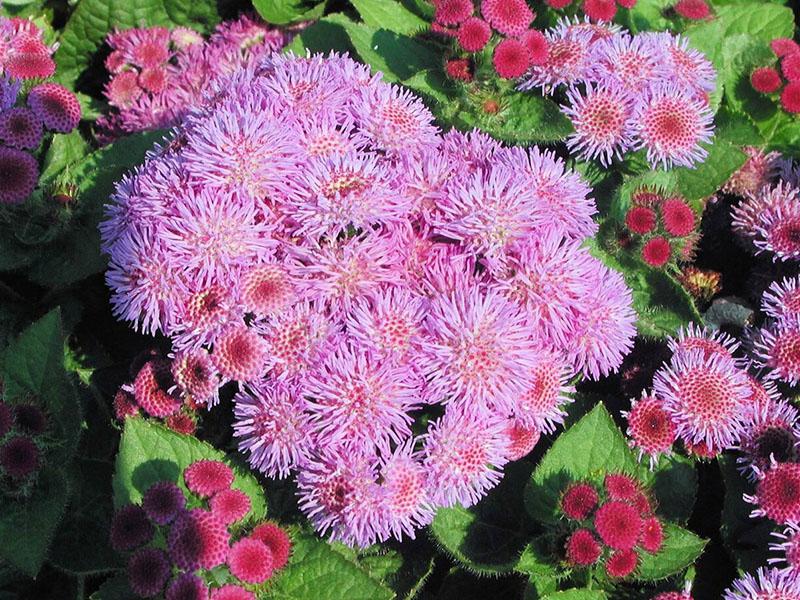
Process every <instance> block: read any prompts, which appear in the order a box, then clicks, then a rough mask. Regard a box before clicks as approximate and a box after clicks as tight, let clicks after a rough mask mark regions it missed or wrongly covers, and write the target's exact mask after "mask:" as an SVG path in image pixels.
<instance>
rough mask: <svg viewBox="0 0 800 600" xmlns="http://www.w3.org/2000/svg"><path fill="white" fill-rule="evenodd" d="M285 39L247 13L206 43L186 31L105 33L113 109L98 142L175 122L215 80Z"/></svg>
mask: <svg viewBox="0 0 800 600" xmlns="http://www.w3.org/2000/svg"><path fill="white" fill-rule="evenodd" d="M289 39H290V36H289V34H287V33H286V32H284V31H283V30H280V29H275V28H272V27H270V26H269V25H267V24H266V23H264V22H263V21H261V20H260V19H258V18H255V17H252V16H250V15H246V14H245V15H242V16H241V17H239V18H238V19H236V20H234V21H228V22H223V23H220V24H219V25H218V26H217V27H216V29H215V30H214V32H213V33H212V34H211V35H210V36H209V38H208V40H205V39H204V38H203V36H202V35H201V34H200V33H198V32H197V31H195V30H193V29H190V28H187V27H178V28H176V29H174V30H172V31H170V30H169V29H167V28H165V27H149V28H133V29H125V30H122V31H115V32H113V33H111V34H109V35H108V37H107V38H106V43H107V44H108V46H109V47H110V48H111V53H110V54H109V55H108V57H107V58H106V61H105V66H106V69H108V71H109V73H110V74H111V79H110V80H109V81H108V83H106V85H105V89H104V95H105V97H106V98H107V99H108V102H109V104H110V105H111V106H112V107H114V109H115V110H114V111H113V112H110V113H109V114H108V115H104V116H103V117H101V118H100V119H98V121H97V127H98V129H99V136H100V139H101V141H103V142H105V143H110V142H112V141H114V140H115V139H117V138H119V137H121V136H123V135H127V134H130V133H135V132H137V131H148V130H152V129H163V128H165V127H171V126H173V125H176V124H178V123H180V122H181V120H182V119H183V118H184V117H185V116H186V115H187V113H188V112H189V111H190V110H191V109H192V108H193V107H195V106H197V105H198V104H201V103H203V102H204V101H205V100H206V99H207V98H206V96H207V95H208V94H209V93H210V88H209V85H210V83H211V82H212V81H213V80H214V79H215V78H216V77H218V76H220V75H225V74H230V73H233V72H235V71H237V70H239V69H246V68H248V67H249V66H253V65H257V64H258V63H259V62H260V61H262V60H264V58H266V57H267V56H269V55H270V54H272V53H273V52H275V51H276V50H279V49H280V48H282V47H283V46H284V45H285V44H286V42H287V41H288V40H289Z"/></svg>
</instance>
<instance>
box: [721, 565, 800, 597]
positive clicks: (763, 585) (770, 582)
mask: <svg viewBox="0 0 800 600" xmlns="http://www.w3.org/2000/svg"><path fill="white" fill-rule="evenodd" d="M723 600H800V576H798V575H797V574H796V573H786V572H783V571H781V570H780V569H769V568H760V569H758V571H757V572H756V574H755V575H751V574H749V573H748V574H746V575H745V576H744V577H742V578H740V579H737V580H736V581H734V582H733V585H732V586H731V587H730V588H728V589H727V590H725V595H724V596H723Z"/></svg>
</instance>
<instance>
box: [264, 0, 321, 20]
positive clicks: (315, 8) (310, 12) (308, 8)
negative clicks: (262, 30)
mask: <svg viewBox="0 0 800 600" xmlns="http://www.w3.org/2000/svg"><path fill="white" fill-rule="evenodd" d="M326 3H327V0H325V1H323V2H317V3H316V4H315V3H312V2H306V1H305V0H253V7H254V8H255V9H256V12H258V14H259V15H261V18H262V19H264V20H265V21H266V22H267V23H275V24H276V25H286V24H288V23H294V22H296V21H313V20H315V19H319V18H320V17H321V16H322V14H323V13H324V12H325V5H326Z"/></svg>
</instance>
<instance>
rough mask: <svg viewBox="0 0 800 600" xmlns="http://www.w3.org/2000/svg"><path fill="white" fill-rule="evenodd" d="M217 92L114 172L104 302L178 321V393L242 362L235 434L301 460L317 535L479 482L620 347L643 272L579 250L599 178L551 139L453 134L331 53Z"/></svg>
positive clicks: (148, 323)
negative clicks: (136, 163) (517, 144)
mask: <svg viewBox="0 0 800 600" xmlns="http://www.w3.org/2000/svg"><path fill="white" fill-rule="evenodd" d="M215 94H216V95H215V101H214V103H213V105H212V104H209V105H208V106H205V107H201V108H198V109H196V110H195V111H193V112H192V114H191V116H189V117H187V118H186V119H185V120H184V121H183V123H182V124H181V125H180V126H179V127H178V128H176V129H175V130H174V132H173V133H172V137H171V139H170V140H169V141H168V143H167V144H165V145H164V146H163V147H159V148H156V149H155V150H154V151H153V152H152V153H151V154H150V156H149V157H148V160H147V161H146V162H145V164H144V165H142V166H141V167H140V168H139V169H138V170H137V171H136V172H134V173H133V174H130V175H128V176H127V177H125V178H124V179H123V180H122V181H121V182H120V183H119V184H118V186H117V189H116V191H115V194H114V196H113V198H112V203H111V205H110V206H109V207H108V212H107V220H106V221H105V222H104V223H103V224H102V226H101V233H102V238H103V248H104V250H105V252H106V253H107V254H108V255H109V257H110V267H109V270H108V274H107V281H108V284H109V286H110V287H111V290H112V294H113V299H112V303H113V307H114V311H115V313H116V314H117V315H118V316H119V317H120V318H122V319H124V320H127V321H130V322H131V323H133V325H134V327H136V328H137V329H141V330H143V331H145V332H147V333H152V334H156V333H160V334H163V335H166V336H168V337H169V338H171V340H172V342H173V346H174V349H175V361H174V363H173V368H172V371H171V372H166V373H162V371H163V369H161V368H160V367H159V368H156V367H158V366H159V365H157V364H151V366H150V367H149V368H148V370H147V371H146V372H145V374H144V375H142V377H141V381H140V386H139V387H140V395H142V396H146V397H147V398H148V399H150V400H151V404H153V405H154V406H156V407H158V408H160V409H161V412H164V413H165V414H166V413H169V412H170V411H172V409H173V408H174V407H175V404H174V403H175V398H174V397H173V396H172V392H171V390H172V388H173V387H179V388H180V389H181V390H184V391H186V392H187V393H188V394H189V395H190V396H191V397H192V398H195V399H196V400H198V401H206V402H210V403H214V402H215V400H216V398H217V393H216V392H215V391H212V388H213V387H214V386H215V385H221V384H223V383H226V382H228V381H232V382H235V383H236V384H237V385H238V386H239V392H238V393H237V394H236V395H235V397H234V434H235V437H236V439H237V441H238V444H239V449H240V450H241V451H242V452H243V453H244V454H245V455H246V456H247V458H248V459H249V461H250V464H251V465H252V466H253V468H254V469H256V470H258V471H260V472H262V473H263V474H265V475H267V476H269V477H287V476H289V475H290V474H296V476H297V481H298V495H299V503H300V507H301V509H302V510H303V512H305V514H306V515H307V516H308V517H309V519H310V520H311V522H312V523H313V525H314V526H315V527H316V528H317V530H318V531H320V532H321V533H324V534H327V535H330V536H331V537H332V538H333V539H335V540H341V541H344V542H346V543H348V544H351V545H357V546H367V545H370V544H372V543H374V542H376V541H380V540H385V539H388V538H390V537H392V538H397V539H400V538H403V537H405V536H408V537H413V535H414V534H415V531H417V530H418V529H419V528H420V527H423V526H425V525H426V524H427V523H429V522H430V520H431V519H432V516H433V513H434V512H435V509H436V508H437V507H439V506H453V505H462V506H468V505H471V504H474V503H476V502H478V501H479V500H480V499H481V498H482V497H483V496H484V495H485V494H486V493H487V492H488V491H489V490H490V489H491V488H492V487H493V486H495V485H496V484H497V483H498V482H499V481H500V480H501V479H502V476H503V467H504V465H505V464H506V463H508V462H509V461H510V460H514V459H517V458H519V457H520V456H523V455H525V454H527V453H528V452H530V450H531V449H532V447H533V445H534V444H535V443H536V441H537V440H538V438H539V436H540V434H541V433H542V432H552V431H553V430H554V429H555V427H556V426H557V425H559V424H560V423H561V422H563V419H564V416H565V412H564V409H563V407H564V405H565V404H566V403H567V402H569V401H570V394H571V393H572V391H573V387H572V386H571V385H570V381H571V380H572V379H574V378H575V377H576V376H577V375H583V376H587V377H591V378H599V377H601V376H603V375H606V374H608V373H610V372H612V371H614V370H615V369H616V368H617V367H618V366H619V365H620V363H621V361H622V358H623V357H624V355H625V354H626V353H627V352H628V350H629V349H630V348H631V345H632V339H633V337H634V334H635V329H634V321H635V314H634V312H633V310H632V307H631V304H632V300H631V293H630V290H629V289H628V288H627V287H626V286H625V284H624V281H623V279H622V276H621V275H620V274H619V273H617V272H615V271H611V270H609V269H608V268H607V267H606V266H604V265H603V264H602V263H600V262H599V261H598V260H597V259H595V258H594V257H593V256H592V255H591V254H590V253H589V252H588V250H586V249H585V248H584V247H583V242H584V241H585V239H586V238H587V237H588V236H590V235H593V234H594V233H595V231H596V230H597V225H596V223H595V222H594V220H593V218H592V217H593V215H594V214H595V213H596V211H597V209H596V206H595V204H594V202H593V201H592V200H591V199H590V198H589V192H590V188H589V187H588V186H587V184H586V183H585V182H584V181H583V180H582V179H581V177H580V176H579V175H578V174H576V173H574V172H572V171H570V170H568V169H567V168H566V166H565V164H564V162H563V161H562V160H561V159H559V158H557V157H556V156H555V155H554V154H553V153H551V152H543V151H540V150H539V149H537V148H529V149H523V148H505V147H503V146H502V145H501V144H499V143H498V142H496V141H494V140H492V139H491V138H490V137H488V136H486V135H484V134H481V133H478V132H473V133H469V134H461V133H458V132H450V133H447V134H445V135H441V134H440V132H439V131H438V129H437V128H436V127H435V126H434V125H433V117H432V115H431V113H430V112H429V111H428V110H427V108H425V106H424V104H423V103H422V102H421V101H420V100H419V99H418V98H416V97H414V96H413V95H411V94H410V93H409V92H407V91H403V90H401V89H400V88H398V87H396V86H392V85H389V84H387V83H383V82H382V81H381V79H380V76H373V75H371V74H370V73H369V71H368V69H367V68H366V67H364V66H363V65H359V64H358V63H356V62H354V61H352V60H350V59H349V58H346V57H342V56H338V55H331V56H329V57H327V58H323V57H321V56H313V57H308V58H302V59H299V58H295V57H292V56H287V55H273V56H272V57H270V58H269V60H267V62H265V63H264V64H263V65H262V66H261V67H259V68H258V69H255V68H253V69H245V70H242V71H238V72H237V73H235V74H233V75H231V76H230V77H229V78H228V79H225V80H223V81H221V82H220V83H219V84H218V85H217V87H215ZM430 405H436V407H435V410H436V412H437V413H443V414H436V416H431V418H430V425H429V426H428V427H427V430H426V428H425V426H424V424H423V423H424V421H422V419H418V416H419V414H420V412H421V411H426V410H428V407H429V406H430ZM464 431H470V433H471V435H469V436H464ZM187 483H188V480H187ZM234 513H236V511H233V513H231V514H234ZM229 517H230V518H232V517H231V516H230V515H229Z"/></svg>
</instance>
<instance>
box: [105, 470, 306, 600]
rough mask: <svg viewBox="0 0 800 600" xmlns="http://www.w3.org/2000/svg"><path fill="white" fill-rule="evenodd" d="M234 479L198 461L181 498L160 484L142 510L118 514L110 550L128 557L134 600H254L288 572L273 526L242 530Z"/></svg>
mask: <svg viewBox="0 0 800 600" xmlns="http://www.w3.org/2000/svg"><path fill="white" fill-rule="evenodd" d="M233 479H234V474H233V471H232V470H231V469H230V467H228V466H227V465H226V464H225V463H223V462H220V461H215V460H199V461H196V462H193V463H191V464H190V465H189V466H188V467H186V469H184V471H183V480H184V484H185V486H186V491H184V489H182V488H181V487H179V486H178V485H177V483H175V482H172V481H166V480H165V481H159V482H157V483H154V484H153V485H151V486H150V487H149V488H147V490H146V491H145V492H144V494H143V496H142V502H141V504H127V505H124V506H122V507H121V508H120V509H119V510H118V511H117V512H116V514H115V515H114V520H113V522H112V523H111V531H110V536H111V545H112V546H113V548H114V549H115V550H116V551H118V552H125V553H129V558H128V561H127V577H128V580H129V583H130V587H131V589H132V590H133V592H134V593H135V594H136V595H137V596H138V597H141V598H151V597H153V596H155V595H158V594H160V593H161V592H162V591H164V590H166V591H165V592H164V593H165V596H164V597H165V598H166V599H167V600H179V599H180V600H184V599H197V600H199V599H202V598H209V599H210V600H255V598H256V594H257V592H258V590H259V589H260V588H259V586H261V588H263V585H264V584H265V583H266V582H267V581H268V580H269V579H270V578H272V576H273V574H274V573H275V572H276V571H279V570H280V569H282V568H284V567H285V566H286V563H287V562H288V561H289V556H290V554H291V548H292V542H291V539H290V537H289V535H288V534H287V533H286V531H284V530H283V529H282V528H281V527H280V526H278V525H277V524H275V523H272V522H263V523H260V524H258V525H256V526H255V527H252V528H251V527H244V520H245V518H246V517H247V516H248V514H249V513H250V511H251V503H250V498H249V497H248V495H247V494H246V493H245V492H243V491H241V490H239V489H236V488H233V487H231V484H232V483H233ZM186 492H188V493H186ZM245 529H247V530H248V531H245ZM219 567H224V568H225V571H224V572H223V571H221V570H220V568H219ZM212 570H213V574H212ZM209 586H212V587H211V589H209Z"/></svg>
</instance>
